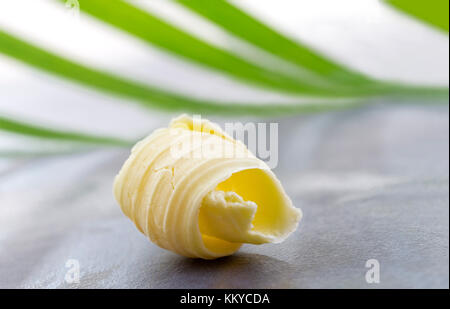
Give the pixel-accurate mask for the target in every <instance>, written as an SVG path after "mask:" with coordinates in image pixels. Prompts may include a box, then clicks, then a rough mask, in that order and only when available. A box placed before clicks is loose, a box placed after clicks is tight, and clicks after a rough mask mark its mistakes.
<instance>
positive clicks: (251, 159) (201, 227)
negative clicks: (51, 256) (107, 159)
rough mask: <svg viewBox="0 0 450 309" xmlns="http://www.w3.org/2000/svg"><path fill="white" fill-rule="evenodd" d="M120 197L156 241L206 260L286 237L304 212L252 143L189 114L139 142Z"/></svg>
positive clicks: (119, 184) (120, 181)
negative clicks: (249, 145)
mask: <svg viewBox="0 0 450 309" xmlns="http://www.w3.org/2000/svg"><path fill="white" fill-rule="evenodd" d="M218 145H220V147H218ZM227 147H228V148H227ZM202 149H206V150H202ZM224 149H233V151H234V152H233V153H234V154H236V153H237V154H239V155H229V153H228V154H225V152H224ZM114 196H115V198H116V200H117V201H118V203H119V204H120V206H121V209H122V211H123V212H124V214H125V215H126V216H128V217H129V218H130V219H131V220H132V221H133V222H134V223H135V225H136V226H137V228H138V229H139V230H140V231H141V232H142V233H144V234H145V235H147V236H148V237H149V238H150V240H151V241H152V242H154V243H155V244H157V245H158V246H160V247H162V248H165V249H167V250H171V251H173V252H176V253H178V254H181V255H184V256H187V257H198V258H204V259H214V258H218V257H221V256H226V255H231V254H233V253H234V252H235V251H237V250H238V249H239V247H240V246H241V245H242V244H243V243H251V244H262V243H268V242H281V241H282V240H284V239H285V238H286V237H287V236H288V235H289V234H290V233H291V232H293V231H294V230H295V229H296V227H297V224H298V222H299V221H300V219H301V216H302V215H301V211H300V209H298V208H295V207H293V206H292V203H291V201H290V199H289V198H288V196H287V195H286V193H285V192H284V190H283V188H282V186H281V184H280V182H279V181H278V179H277V178H276V176H275V175H274V174H273V173H272V171H271V170H270V168H269V167H268V166H267V165H266V164H265V163H264V162H263V161H261V160H259V159H258V158H256V157H255V156H254V155H253V154H251V153H250V152H249V151H248V150H247V148H246V147H245V145H244V144H242V143H241V142H239V141H236V140H234V139H233V138H231V137H230V136H228V135H227V134H225V133H224V132H223V131H222V130H221V129H220V127H218V126H217V125H215V124H213V123H211V122H209V121H207V120H203V121H201V123H196V122H195V121H194V120H193V119H192V118H190V117H188V116H185V115H182V116H180V117H178V118H176V119H174V120H173V121H172V122H171V124H170V126H169V127H168V128H163V129H158V130H156V131H155V132H153V133H152V134H151V135H149V136H148V137H146V138H144V139H143V140H141V141H140V142H138V143H137V144H136V145H135V146H134V147H133V149H132V151H131V155H130V157H129V158H128V159H127V161H126V162H125V163H124V165H123V167H122V169H121V170H120V172H119V174H118V175H117V176H116V178H115V181H114Z"/></svg>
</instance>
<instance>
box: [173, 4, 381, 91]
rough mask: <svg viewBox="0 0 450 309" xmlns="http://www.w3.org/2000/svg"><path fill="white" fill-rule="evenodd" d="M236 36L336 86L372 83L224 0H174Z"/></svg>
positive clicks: (367, 84)
mask: <svg viewBox="0 0 450 309" xmlns="http://www.w3.org/2000/svg"><path fill="white" fill-rule="evenodd" d="M177 2H178V3H180V4H182V5H183V6H185V7H186V8H188V9H190V10H192V11H194V12H196V13H198V14H200V15H201V16H203V17H205V18H207V19H209V20H210V21H212V22H214V23H215V24H217V25H219V26H220V27H222V28H223V29H225V30H227V31H228V32H230V33H232V34H234V35H235V36H237V37H239V38H241V39H243V40H246V41H248V42H250V43H252V44H254V45H256V46H258V47H260V48H262V49H264V50H266V51H268V52H270V53H272V54H274V55H276V56H278V57H280V58H282V59H284V60H287V61H289V62H291V63H293V64H296V65H297V66H298V67H300V68H306V69H308V70H310V71H312V72H315V73H317V74H319V75H320V76H323V77H325V78H326V79H327V80H332V81H334V82H336V83H350V84H351V85H352V86H355V87H356V86H362V85H364V86H369V85H371V84H373V83H375V81H374V80H372V79H370V78H368V77H366V76H364V75H363V74H361V73H358V72H354V71H351V70H350V69H347V68H345V67H344V66H342V65H339V64H337V63H335V62H333V61H331V60H330V59H327V58H326V57H325V56H322V55H321V54H320V53H318V52H317V51H314V50H312V49H311V48H309V47H308V46H306V45H303V44H301V43H300V42H295V41H293V40H292V39H290V38H287V37H286V36H283V35H281V34H280V33H278V32H276V31H275V30H273V29H272V28H270V27H268V26H267V25H265V24H264V23H262V22H261V21H259V20H257V19H256V18H254V17H252V16H250V15H249V14H247V13H245V12H243V11H242V10H240V9H238V8H237V7H235V6H233V5H232V4H231V3H229V2H227V1H224V0H177Z"/></svg>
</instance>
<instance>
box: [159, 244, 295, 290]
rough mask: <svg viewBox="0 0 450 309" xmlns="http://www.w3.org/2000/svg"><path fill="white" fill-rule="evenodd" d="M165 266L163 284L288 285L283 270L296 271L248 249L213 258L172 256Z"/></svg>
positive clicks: (212, 286) (286, 264)
mask: <svg viewBox="0 0 450 309" xmlns="http://www.w3.org/2000/svg"><path fill="white" fill-rule="evenodd" d="M165 266H166V267H168V269H171V271H170V273H169V274H167V275H170V276H172V280H171V281H170V285H171V286H166V288H227V289H228V288H238V289H239V288H243V289H244V288H289V287H292V284H291V282H292V281H293V280H292V279H293V278H292V277H290V276H288V277H287V276H286V273H290V274H292V276H293V275H294V274H295V271H294V267H293V266H291V265H290V264H289V263H287V262H284V261H281V260H277V259H275V258H272V257H268V256H265V255H260V254H249V253H236V254H234V255H232V256H227V257H223V258H219V259H216V260H201V259H187V258H183V257H179V256H174V257H173V258H172V260H170V261H168V262H167V264H166V265H165ZM160 275H163V274H162V273H160ZM174 277H175V278H174ZM267 278H270V280H268V279H267Z"/></svg>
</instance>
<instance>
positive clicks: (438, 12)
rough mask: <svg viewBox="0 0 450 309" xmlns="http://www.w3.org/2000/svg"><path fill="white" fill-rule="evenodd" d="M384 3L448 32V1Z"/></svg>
mask: <svg viewBox="0 0 450 309" xmlns="http://www.w3.org/2000/svg"><path fill="white" fill-rule="evenodd" d="M386 2H387V3H389V4H391V5H392V6H394V7H395V8H397V9H399V10H401V11H403V12H405V13H407V14H409V15H412V16H414V17H416V18H418V19H420V20H422V21H424V22H426V23H428V24H430V25H432V26H434V27H436V28H438V29H440V30H444V31H447V32H448V31H449V1H448V0H428V1H424V0H386Z"/></svg>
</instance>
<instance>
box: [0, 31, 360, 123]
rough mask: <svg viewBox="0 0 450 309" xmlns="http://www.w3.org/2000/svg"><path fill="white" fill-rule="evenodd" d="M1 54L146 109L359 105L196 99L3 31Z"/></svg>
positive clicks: (285, 109)
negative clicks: (88, 64)
mask: <svg viewBox="0 0 450 309" xmlns="http://www.w3.org/2000/svg"><path fill="white" fill-rule="evenodd" d="M0 53H3V54H5V55H8V56H10V57H12V58H14V59H17V60H19V61H21V62H24V63H26V64H28V65H30V66H33V67H35V68H38V69H40V70H44V71H46V72H48V73H51V74H53V75H57V76H59V77H62V78H65V79H68V80H71V81H74V82H77V83H80V84H82V85H85V86H88V87H91V88H94V89H97V90H100V91H103V92H106V93H109V94H114V95H117V96H120V97H124V98H130V99H133V100H134V101H135V102H137V103H140V104H141V105H142V106H144V107H147V108H149V107H150V108H159V109H164V110H172V111H173V110H176V111H189V112H199V113H216V114H234V115H236V114H254V115H274V114H286V113H307V112H316V111H320V110H327V109H336V108H345V107H348V106H354V104H356V103H355V100H354V99H349V100H348V103H342V102H340V103H339V104H335V103H333V102H329V101H327V100H324V102H318V101H313V102H311V103H305V102H302V103H292V104H289V105H288V104H277V102H274V103H272V104H264V105H261V104H252V103H237V102H236V103H227V102H212V101H204V100H196V99H192V98H188V97H184V96H181V95H178V94H174V93H171V92H168V91H164V90H160V89H158V88H152V87H150V86H147V85H143V84H139V83H137V82H134V81H129V80H126V79H124V78H121V77H117V76H115V75H112V74H110V73H108V72H103V71H100V70H97V69H93V68H89V67H86V66H83V65H81V64H78V63H75V62H73V61H71V60H68V59H65V58H63V57H61V56H58V55H55V54H53V53H50V52H48V51H46V50H44V49H42V48H40V47H37V46H34V45H32V44H30V43H28V42H25V41H23V40H21V39H19V38H16V37H14V36H12V35H10V34H8V33H6V32H3V31H1V30H0ZM359 101H360V102H359V103H361V100H359ZM359 103H358V104H359Z"/></svg>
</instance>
